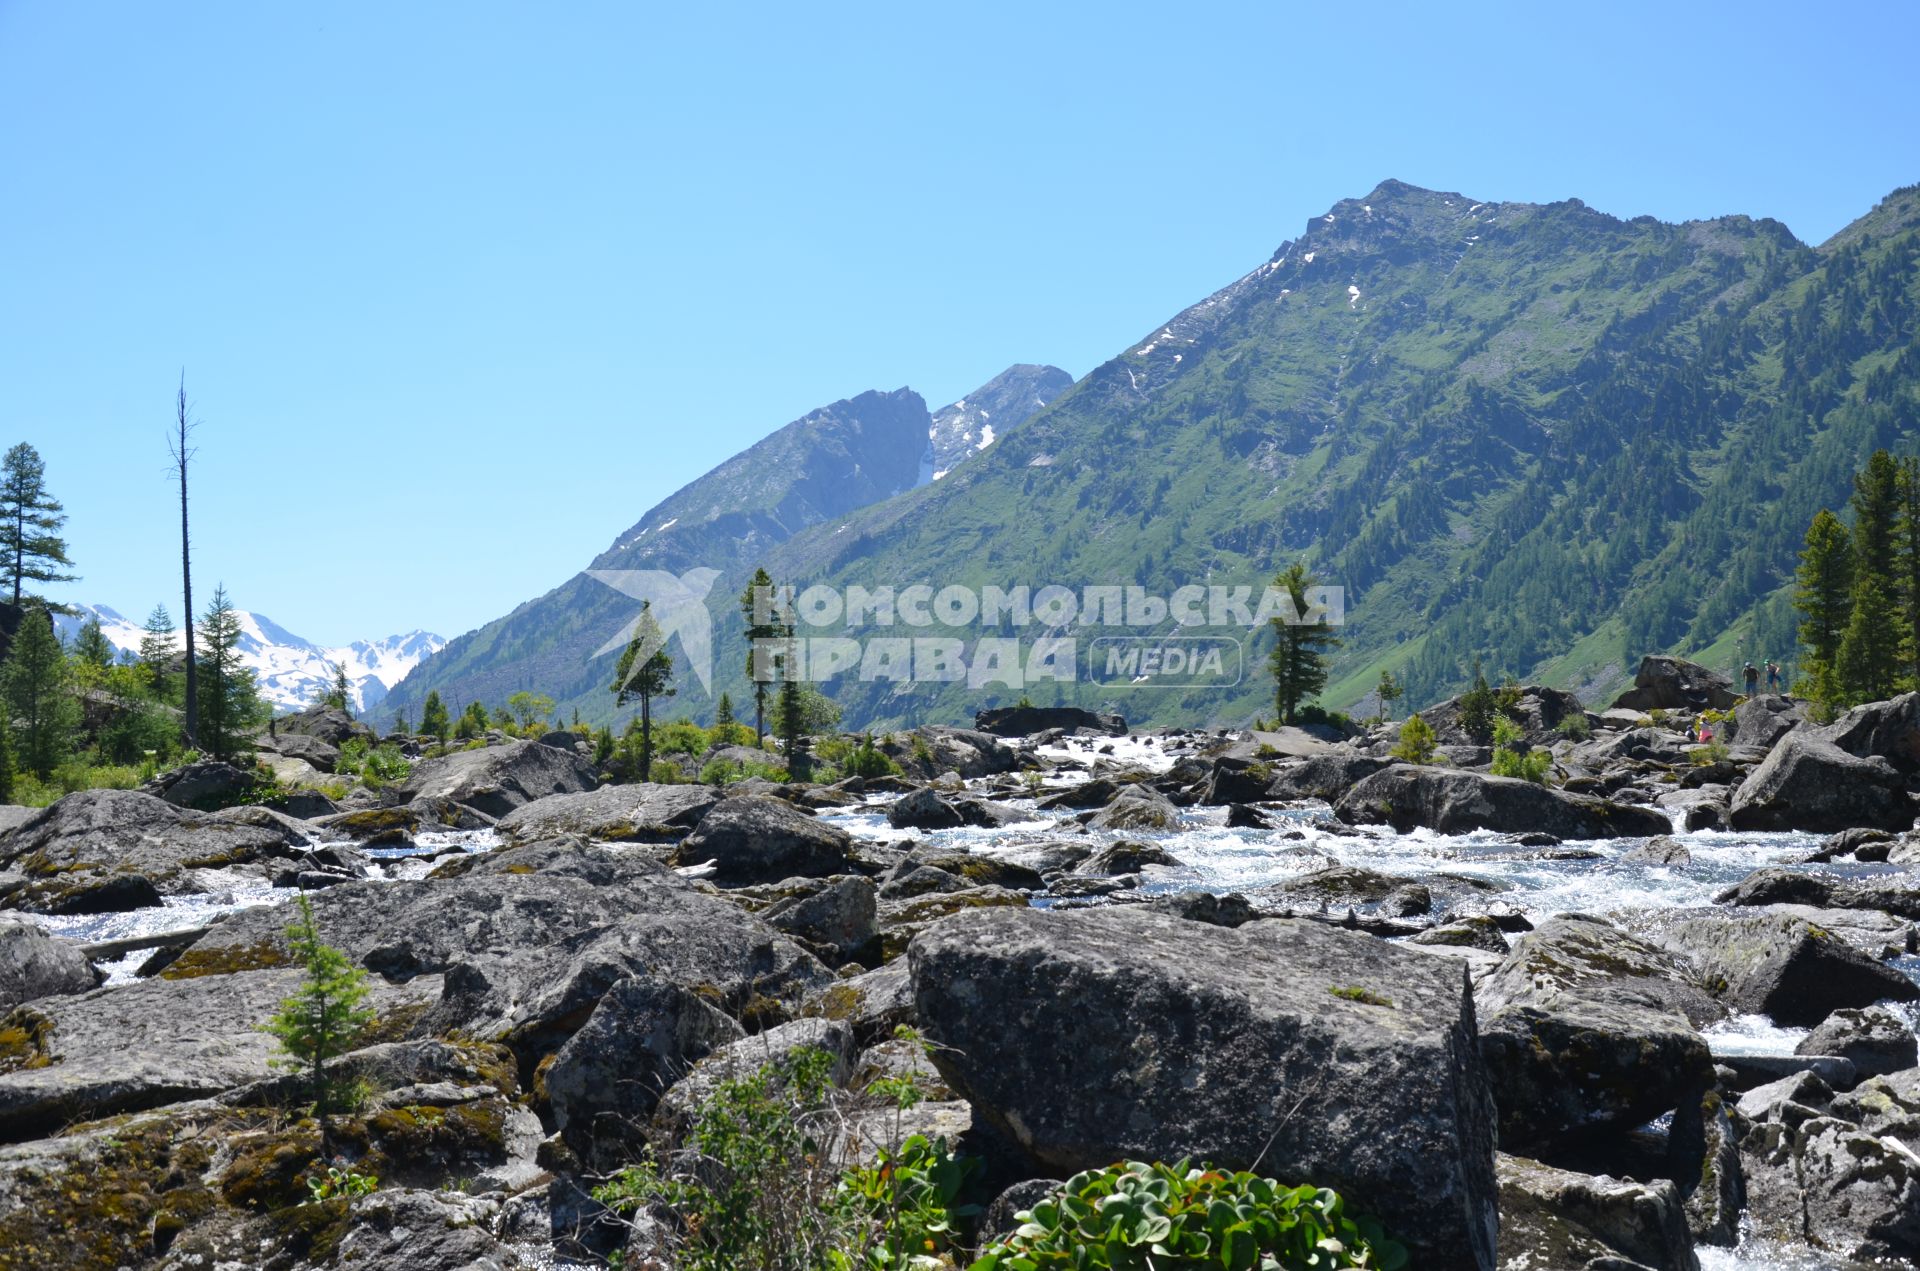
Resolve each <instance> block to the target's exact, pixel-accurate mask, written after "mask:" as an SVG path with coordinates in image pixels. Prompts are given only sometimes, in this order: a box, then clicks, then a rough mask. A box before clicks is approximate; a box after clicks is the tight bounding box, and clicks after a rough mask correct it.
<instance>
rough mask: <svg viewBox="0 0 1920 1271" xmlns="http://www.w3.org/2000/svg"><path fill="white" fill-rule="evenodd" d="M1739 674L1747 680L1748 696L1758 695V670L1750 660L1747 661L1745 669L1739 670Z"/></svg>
mask: <svg viewBox="0 0 1920 1271" xmlns="http://www.w3.org/2000/svg"><path fill="white" fill-rule="evenodd" d="M1740 674H1741V675H1742V676H1743V677H1744V678H1745V679H1746V681H1747V696H1748V697H1758V696H1759V695H1760V671H1759V669H1758V668H1757V667H1755V666H1754V664H1753V663H1751V662H1749V663H1747V669H1746V670H1744V671H1742V672H1740Z"/></svg>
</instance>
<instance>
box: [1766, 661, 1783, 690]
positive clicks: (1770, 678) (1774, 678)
mask: <svg viewBox="0 0 1920 1271" xmlns="http://www.w3.org/2000/svg"><path fill="white" fill-rule="evenodd" d="M1779 691H1780V664H1779V663H1778V662H1769V663H1767V692H1768V693H1778V692H1779Z"/></svg>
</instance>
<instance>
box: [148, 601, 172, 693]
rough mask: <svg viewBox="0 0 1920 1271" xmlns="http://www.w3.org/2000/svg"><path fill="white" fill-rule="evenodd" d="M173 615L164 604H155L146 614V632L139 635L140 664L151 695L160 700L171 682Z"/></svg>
mask: <svg viewBox="0 0 1920 1271" xmlns="http://www.w3.org/2000/svg"><path fill="white" fill-rule="evenodd" d="M175 653H176V650H175V649H174V646H173V615H172V614H170V613H168V612H167V607H166V606H165V605H155V606H154V607H153V612H152V613H150V614H148V615H147V626H146V633H145V634H144V635H142V636H141V637H140V666H141V669H142V670H144V671H145V672H146V673H147V683H148V685H150V686H151V691H152V693H153V696H154V697H156V698H159V699H161V700H165V699H166V697H167V690H168V689H169V688H170V687H171V686H172V683H173V659H174V656H175Z"/></svg>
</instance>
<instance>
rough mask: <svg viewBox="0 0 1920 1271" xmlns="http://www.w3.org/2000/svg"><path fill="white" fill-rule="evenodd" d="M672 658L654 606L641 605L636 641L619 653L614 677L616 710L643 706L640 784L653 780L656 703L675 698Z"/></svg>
mask: <svg viewBox="0 0 1920 1271" xmlns="http://www.w3.org/2000/svg"><path fill="white" fill-rule="evenodd" d="M678 691H679V690H677V689H675V688H674V687H673V658H672V657H671V656H670V655H669V654H668V653H667V648H666V640H665V639H664V638H663V637H662V636H661V634H660V624H659V623H658V622H656V621H654V617H653V605H652V602H650V601H646V602H642V603H641V605H640V617H639V619H638V620H637V621H636V622H635V624H634V628H633V639H632V640H630V641H628V643H627V647H626V648H625V649H623V650H622V651H621V653H620V665H619V666H618V667H617V668H615V670H614V673H613V704H614V706H615V708H616V709H617V708H619V707H622V706H625V705H626V704H627V703H628V702H639V703H640V719H639V723H640V754H639V763H638V772H639V776H640V780H642V781H650V780H652V779H653V699H654V698H656V697H672V696H673V695H674V694H675V693H676V692H678Z"/></svg>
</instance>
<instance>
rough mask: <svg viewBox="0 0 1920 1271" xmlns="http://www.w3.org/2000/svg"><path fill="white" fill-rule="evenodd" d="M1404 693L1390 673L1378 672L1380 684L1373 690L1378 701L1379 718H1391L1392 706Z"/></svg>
mask: <svg viewBox="0 0 1920 1271" xmlns="http://www.w3.org/2000/svg"><path fill="white" fill-rule="evenodd" d="M1404 692H1405V690H1404V689H1402V688H1401V687H1400V682H1399V681H1398V680H1396V679H1394V678H1393V672H1392V671H1382V672H1380V683H1379V685H1378V687H1376V688H1375V689H1374V693H1375V695H1376V696H1378V697H1379V699H1380V718H1381V719H1382V720H1388V719H1392V718H1393V704H1394V703H1395V702H1396V701H1398V700H1400V697H1401V694H1402V693H1404Z"/></svg>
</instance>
